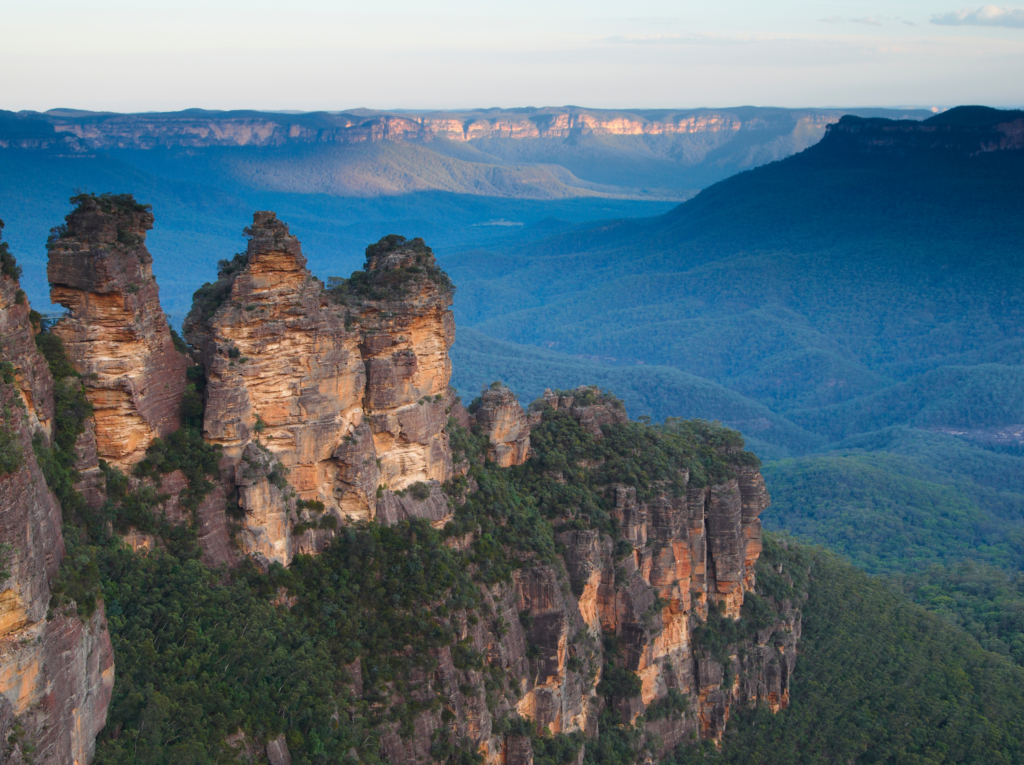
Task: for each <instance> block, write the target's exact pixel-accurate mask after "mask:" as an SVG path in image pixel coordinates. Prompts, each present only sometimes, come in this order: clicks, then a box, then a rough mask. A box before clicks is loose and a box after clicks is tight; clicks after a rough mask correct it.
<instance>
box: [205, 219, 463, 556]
mask: <svg viewBox="0 0 1024 765" xmlns="http://www.w3.org/2000/svg"><path fill="white" fill-rule="evenodd" d="M246 233H247V234H248V235H249V236H250V242H249V246H248V249H247V251H246V253H245V254H240V255H237V256H236V257H235V259H234V260H232V261H222V263H221V267H220V271H219V274H218V277H219V278H218V281H217V282H216V283H215V284H208V285H206V286H205V287H204V288H203V289H201V290H199V292H197V293H196V298H195V304H194V306H193V309H192V312H191V313H190V314H189V316H188V318H187V319H186V321H185V336H186V338H187V339H188V341H189V342H190V343H192V344H193V345H194V346H195V347H196V348H198V349H199V350H200V352H201V356H202V362H203V366H204V368H205V370H206V378H207V382H206V410H205V419H204V425H203V432H204V436H205V437H206V439H207V440H208V441H211V442H213V443H217V444H220V445H222V446H223V447H224V454H225V456H226V458H227V459H229V460H232V461H233V464H234V465H236V468H237V469H236V473H235V480H236V484H237V485H238V486H239V495H240V502H241V506H242V508H243V510H244V511H245V513H246V519H245V522H244V523H245V529H244V531H243V533H242V534H241V535H240V537H239V539H240V540H241V542H242V549H243V551H244V552H246V553H258V554H259V555H260V556H262V557H265V558H266V559H267V560H269V561H278V562H281V563H284V564H287V563H288V562H290V560H291V557H292V555H293V554H294V553H295V551H296V550H297V549H298V548H297V547H296V543H295V542H294V540H293V539H292V536H293V533H294V531H295V528H296V527H299V528H300V529H301V530H302V532H303V534H306V535H307V537H306V539H305V541H304V542H303V543H301V546H302V548H303V549H306V550H312V551H315V550H316V549H318V548H319V547H320V546H322V544H323V543H324V542H325V541H326V540H327V539H329V537H330V536H331V532H330V529H332V528H333V526H332V523H333V524H334V525H336V523H337V522H338V521H343V520H358V519H363V520H369V519H373V518H375V517H377V515H378V505H379V504H380V505H381V506H382V507H384V508H386V512H384V514H383V516H382V520H384V521H385V522H388V521H391V520H397V519H399V518H402V517H408V516H409V514H412V515H414V516H416V517H428V518H430V519H431V520H433V521H440V520H442V519H443V518H444V517H445V516H446V515H447V513H448V511H447V504H446V503H440V502H439V500H438V499H436V489H437V487H438V486H439V485H440V483H442V482H444V481H446V480H447V479H448V478H449V477H450V476H451V471H452V465H451V453H450V450H449V448H448V441H447V435H446V433H445V430H444V426H445V423H446V422H447V412H446V403H447V400H448V383H449V380H450V378H451V361H450V360H449V358H448V349H449V347H450V346H451V343H452V341H453V340H454V322H453V320H452V316H451V310H450V305H451V289H450V284H449V283H448V281H447V277H446V276H444V274H443V272H442V271H440V269H439V268H437V265H436V262H435V261H434V258H433V255H432V253H431V252H430V250H429V248H427V247H426V246H425V245H423V244H422V242H421V241H419V240H414V241H413V242H409V243H407V242H405V240H404V239H402V238H401V237H388V238H386V239H385V240H382V241H381V242H380V243H378V244H377V245H373V246H371V247H369V248H368V249H367V262H366V270H365V271H363V272H357V273H356V274H354V275H353V277H352V279H349V280H333V281H332V283H331V287H330V289H325V286H324V284H323V282H321V281H319V280H318V279H316V278H315V277H313V276H312V275H311V274H310V273H309V271H308V270H307V269H306V267H305V263H306V261H305V258H304V257H303V256H302V252H301V248H300V245H299V241H298V240H297V239H296V238H295V237H294V236H292V235H291V233H290V232H289V231H288V228H287V226H285V224H284V223H282V222H281V221H279V220H277V217H276V216H275V215H274V213H271V212H259V213H256V214H255V216H254V218H253V225H252V227H251V228H249V229H247V230H246ZM257 446H258V448H257ZM417 484H424V485H425V486H424V488H423V489H416V492H415V493H421V492H422V491H425V492H426V494H427V495H429V496H434V497H435V498H434V499H431V500H430V501H428V502H414V501H412V499H413V498H409V499H406V498H405V497H404V495H403V496H402V497H396V496H394V495H393V494H394V493H396V492H405V491H406V490H408V489H410V488H411V487H414V485H417ZM431 487H433V488H431ZM314 516H315V517H314ZM328 517H333V518H334V521H328V520H327V519H328ZM321 532H323V533H321Z"/></svg>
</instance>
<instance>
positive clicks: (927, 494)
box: [765, 452, 1024, 572]
mask: <svg viewBox="0 0 1024 765" xmlns="http://www.w3.org/2000/svg"><path fill="white" fill-rule="evenodd" d="M765 473H766V476H767V480H768V482H769V484H770V486H771V487H772V492H773V501H774V502H773V504H774V508H773V511H772V513H771V515H770V521H769V523H770V525H771V526H772V527H774V528H781V529H786V530H787V531H790V532H792V533H793V534H797V535H799V536H804V537H807V538H810V539H813V540H815V541H818V542H821V543H823V544H826V545H828V546H829V547H831V548H832V549H834V550H837V551H839V552H842V553H843V554H844V555H847V556H848V557H850V558H851V559H852V560H853V561H855V562H856V563H857V564H858V565H860V566H862V567H864V568H866V569H867V570H869V571H874V572H894V571H908V572H909V571H919V570H921V569H923V568H925V567H926V566H928V565H929V564H932V563H951V562H955V561H959V560H965V559H968V558H975V559H977V560H980V561H986V562H988V563H990V564H996V565H1000V566H1004V567H1006V568H1010V569H1020V568H1024V523H1022V518H1024V493H1018V492H1007V491H1003V492H999V491H995V490H991V489H988V488H987V487H984V486H978V485H976V484H974V483H972V482H970V481H969V480H964V479H962V478H961V479H960V480H957V479H955V478H951V477H950V476H949V475H947V474H943V473H942V472H941V471H937V470H934V469H931V468H929V467H928V465H927V463H924V462H921V461H918V460H915V459H911V458H908V457H904V456H901V455H896V454H886V453H874V454H849V453H845V454H844V453H841V452H839V453H832V454H828V455H824V456H813V457H802V458H798V459H791V460H781V461H778V462H773V463H770V464H768V465H767V466H766V467H765Z"/></svg>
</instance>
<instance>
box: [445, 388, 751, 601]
mask: <svg viewBox="0 0 1024 765" xmlns="http://www.w3.org/2000/svg"><path fill="white" fill-rule="evenodd" d="M605 400H607V401H609V402H611V401H614V400H613V399H610V398H606V399H605ZM612 405H615V404H612ZM448 427H449V434H450V438H451V445H452V452H453V455H454V460H455V461H456V462H458V461H460V460H462V459H466V460H468V461H469V462H470V465H471V467H470V473H469V477H470V478H472V479H473V480H474V481H475V482H476V483H477V485H478V487H479V488H478V489H477V491H475V492H472V493H471V494H468V495H466V497H465V500H466V502H465V504H464V505H462V506H461V507H460V508H459V510H458V512H456V515H455V521H454V522H453V523H451V524H449V525H448V526H447V527H446V528H445V533H446V534H447V535H449V536H454V537H458V536H462V535H464V534H466V533H468V532H470V531H473V530H476V531H477V540H476V542H475V543H474V545H473V548H472V550H471V552H470V554H471V560H472V562H473V563H474V564H475V565H476V566H477V570H478V572H479V573H478V576H480V577H481V578H482V579H483V580H484V581H487V582H494V581H502V580H507V579H508V578H509V577H510V576H511V571H512V570H513V569H514V568H516V567H518V566H521V565H523V559H522V555H521V554H520V555H512V556H509V555H508V554H507V553H506V552H504V551H505V550H507V549H512V550H518V551H519V552H520V553H522V552H526V551H529V552H531V553H533V554H534V555H536V556H537V557H538V559H540V560H552V559H553V558H554V555H555V552H556V550H555V543H554V533H553V532H554V530H557V529H562V528H566V529H568V528H599V529H601V530H602V531H605V532H607V533H610V534H613V535H617V525H616V522H615V520H614V518H613V517H612V515H611V510H612V508H613V506H614V500H613V499H612V498H611V497H609V496H608V494H607V492H606V490H605V487H606V486H607V485H609V484H611V483H621V484H625V485H626V486H630V487H634V488H635V489H636V491H637V494H638V496H640V497H641V498H646V497H649V496H651V495H653V494H654V493H655V491H660V490H663V488H665V487H667V488H669V489H670V490H672V491H676V492H682V491H683V490H684V485H683V482H682V471H684V470H685V471H688V472H689V476H690V478H689V480H690V485H695V486H703V485H706V484H707V483H709V482H720V481H723V480H726V479H728V478H730V477H732V476H733V475H735V473H734V470H735V468H736V467H737V466H742V465H748V464H751V460H756V457H754V456H753V455H751V454H749V453H747V452H744V451H743V450H742V446H743V440H742V438H741V437H740V436H739V434H738V433H736V432H735V431H730V430H728V429H725V428H722V427H721V426H719V425H716V424H712V423H707V422H703V421H700V420H692V421H685V422H684V421H675V420H670V421H669V422H667V423H665V424H664V425H659V426H655V425H645V424H643V423H636V422H631V423H628V424H625V425H614V426H607V427H606V428H605V435H604V438H602V439H595V438H594V437H593V436H592V435H591V434H590V433H589V432H587V431H586V430H584V429H583V428H582V427H581V426H580V424H579V423H578V422H577V421H576V420H575V419H574V418H573V417H572V416H571V415H570V414H569V413H568V412H566V411H564V410H555V409H552V408H550V407H545V409H544V411H543V413H542V421H541V424H540V425H539V426H537V427H535V428H534V429H533V430H532V432H531V436H530V442H531V447H532V449H533V450H534V451H535V452H536V454H537V456H536V457H535V458H534V459H531V460H530V461H529V462H527V463H526V464H525V465H521V466H518V467H514V468H511V469H504V468H498V467H496V466H494V464H493V463H486V464H481V463H482V462H483V456H482V455H483V454H484V453H485V451H486V437H484V436H480V435H477V434H473V433H469V432H467V431H465V430H463V429H461V428H459V427H458V426H457V425H456V424H455V422H454V421H453V420H449V423H448ZM727 449H730V450H734V451H730V452H728V453H726V450H727ZM584 464H597V465H598V467H595V468H586V467H582V465H584ZM559 479H560V480H559ZM465 486H466V479H464V478H462V479H458V480H456V481H453V482H452V483H451V484H450V485H449V486H448V487H447V490H448V491H449V493H450V494H460V493H461V492H462V491H464V489H465ZM552 524H555V525H554V526H552Z"/></svg>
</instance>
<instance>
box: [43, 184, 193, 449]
mask: <svg viewBox="0 0 1024 765" xmlns="http://www.w3.org/2000/svg"><path fill="white" fill-rule="evenodd" d="M72 201H75V202H77V208H76V209H75V210H74V211H73V212H72V213H71V214H70V215H69V216H68V217H67V223H66V225H65V226H63V227H61V228H60V229H56V230H55V234H54V237H53V238H52V239H51V241H50V244H49V246H48V247H49V265H48V267H47V277H48V279H49V281H50V299H51V300H52V301H53V302H54V303H59V304H60V305H62V306H64V307H65V308H66V309H68V315H67V316H66V317H65V318H63V319H61V320H60V321H59V322H58V323H57V324H56V326H55V327H54V328H53V330H52V331H53V333H54V334H55V335H57V336H58V337H60V338H61V339H62V340H63V341H64V346H65V348H66V349H67V352H68V355H69V356H70V358H71V361H72V363H73V364H74V366H75V369H76V370H77V371H78V372H79V373H80V374H81V375H82V377H83V379H84V380H85V384H86V395H87V396H88V398H89V401H90V403H91V404H92V406H93V434H94V437H95V450H96V454H97V455H98V456H99V457H100V458H102V459H105V460H107V461H108V462H110V463H111V464H113V465H116V466H118V467H123V468H126V467H129V466H131V465H132V464H134V463H136V462H138V461H139V460H141V459H142V458H143V456H145V452H146V448H147V447H148V446H149V445H150V444H151V443H152V442H153V439H154V438H157V437H159V436H164V435H167V434H168V433H170V432H171V431H173V430H176V429H177V428H178V427H179V425H180V424H181V405H182V396H183V394H184V391H185V385H186V377H185V368H186V366H187V364H188V361H187V358H186V357H185V356H184V354H182V353H179V352H178V351H177V350H176V349H175V347H174V343H173V342H172V340H171V334H170V330H169V328H168V326H167V317H166V316H165V315H164V312H163V310H162V309H161V308H160V296H159V290H158V288H157V284H156V280H155V279H154V277H153V270H152V263H153V258H152V256H151V255H150V254H149V251H148V250H147V249H146V232H147V231H148V230H149V229H151V228H152V227H153V215H152V213H150V212H149V207H148V206H144V205H140V204H138V203H137V202H135V200H134V199H132V197H131V196H130V195H120V196H112V195H103V196H100V197H96V196H92V195H81V196H79V197H76V198H75V199H74V200H72Z"/></svg>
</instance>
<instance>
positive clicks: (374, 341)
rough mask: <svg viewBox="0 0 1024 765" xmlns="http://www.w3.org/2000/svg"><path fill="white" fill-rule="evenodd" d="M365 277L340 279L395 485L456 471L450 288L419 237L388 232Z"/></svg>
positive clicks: (388, 480) (376, 430) (385, 472)
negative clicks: (450, 413) (448, 428)
mask: <svg viewBox="0 0 1024 765" xmlns="http://www.w3.org/2000/svg"><path fill="white" fill-rule="evenodd" d="M366 255H367V257H366V273H365V276H358V275H356V274H354V275H353V278H352V279H350V280H348V281H347V282H346V283H345V284H343V285H339V287H338V288H337V289H338V297H337V299H338V301H339V302H340V304H341V305H344V306H352V308H354V309H355V315H356V316H357V317H358V321H359V325H360V329H361V343H360V352H361V353H362V356H363V360H364V363H365V365H366V376H367V380H366V395H365V397H364V400H363V403H364V408H365V410H366V416H367V419H368V420H369V423H370V429H371V431H372V432H373V441H374V445H375V448H376V451H377V455H378V457H379V458H380V460H381V465H380V476H381V482H382V484H383V485H384V486H386V487H387V488H388V489H389V490H391V491H400V490H403V489H405V488H406V487H408V486H410V485H411V484H413V483H418V482H426V481H436V482H439V483H443V482H444V481H446V480H448V478H450V477H451V472H452V465H451V452H450V450H449V448H448V436H447V434H446V433H445V430H444V426H445V423H446V422H447V414H446V411H445V410H446V407H447V404H448V402H447V397H448V384H449V382H450V381H451V376H452V363H451V359H450V358H449V357H448V349H449V348H451V345H452V343H453V342H455V319H454V318H453V317H452V312H451V304H452V297H451V296H452V288H451V283H450V282H449V281H448V277H447V276H446V275H445V274H444V272H443V271H441V270H440V269H439V268H438V266H437V262H436V261H435V260H434V255H433V253H432V252H431V251H430V248H428V247H426V246H425V245H424V244H423V241H422V240H419V239H414V240H412V241H411V242H406V241H405V240H404V239H402V238H401V237H386V238H385V239H382V240H381V241H380V242H378V243H377V244H376V245H372V246H371V247H369V248H367V253H366Z"/></svg>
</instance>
